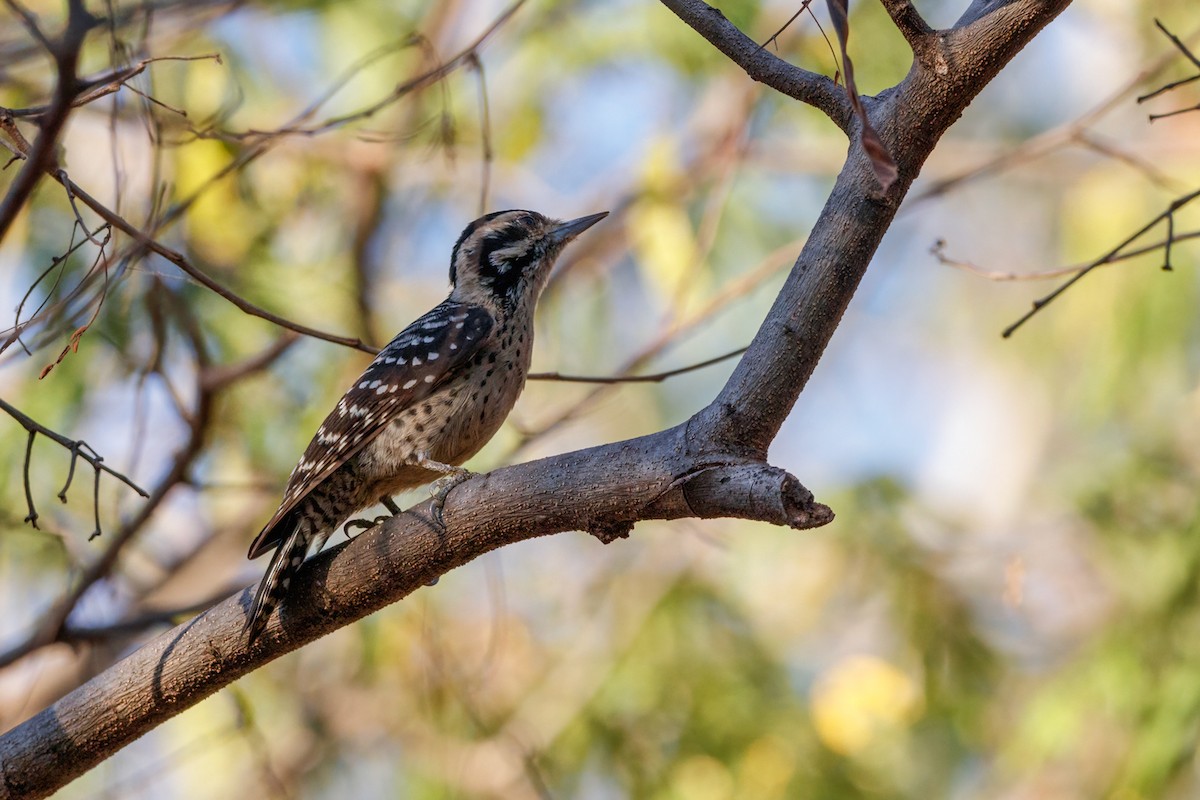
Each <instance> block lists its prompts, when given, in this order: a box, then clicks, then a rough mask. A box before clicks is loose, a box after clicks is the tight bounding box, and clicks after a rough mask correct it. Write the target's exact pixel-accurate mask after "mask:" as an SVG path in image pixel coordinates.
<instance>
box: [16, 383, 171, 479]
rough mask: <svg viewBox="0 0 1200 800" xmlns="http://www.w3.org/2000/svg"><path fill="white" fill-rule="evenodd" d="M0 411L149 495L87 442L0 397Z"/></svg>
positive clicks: (94, 467)
mask: <svg viewBox="0 0 1200 800" xmlns="http://www.w3.org/2000/svg"><path fill="white" fill-rule="evenodd" d="M0 411H4V413H6V414H8V415H9V416H10V417H12V418H13V419H15V420H16V421H17V422H19V423H21V427H23V428H25V430H27V431H29V433H30V434H41V435H42V436H45V437H46V438H47V439H50V440H52V441H54V442H56V443H57V444H58V445H60V446H61V447H64V448H66V449H67V450H69V451H70V452H71V457H72V459H74V458H82V459H83V460H84V461H86V462H88V463H89V464H91V465H92V469H94V470H97V471H103V472H107V473H108V474H109V475H111V476H113V477H114V478H116V479H117V480H119V481H120V482H121V483H123V484H125V485H126V486H128V487H129V488H130V489H133V490H134V491H135V492H137V493H138V494H139V495H141V496H142V497H149V495H148V494H147V493H146V490H145V489H143V488H142V487H140V486H138V485H137V484H136V483H134V482H133V481H132V480H131V479H130V478H129V477H128V476H126V475H123V474H122V473H120V472H118V471H117V470H115V469H113V468H112V467H110V466H108V465H107V464H105V463H104V459H102V458H101V457H100V456H98V455H95V452H96V451H95V450H92V448H91V447H89V446H88V444H87V443H86V442H84V441H83V440H81V439H80V440H75V439H68V438H67V437H66V436H63V435H62V434H61V433H58V432H57V431H54V430H51V429H50V428H47V427H46V426H45V425H42V424H41V423H40V422H38V421H37V420H35V419H33V418H32V417H30V416H29V415H28V414H25V413H24V412H22V411H21V410H20V409H18V408H16V407H14V406H13V405H12V404H10V403H8V402H6V401H5V400H2V399H0ZM85 447H86V448H87V449H88V450H90V451H91V453H92V454H91V455H89V454H88V453H85V452H83V448H85ZM63 491H64V492H65V491H66V488H65V487H64V488H63Z"/></svg>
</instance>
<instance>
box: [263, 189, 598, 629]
mask: <svg viewBox="0 0 1200 800" xmlns="http://www.w3.org/2000/svg"><path fill="white" fill-rule="evenodd" d="M607 215H608V212H607V211H605V212H601V213H599V214H591V215H589V216H585V217H579V218H578V219H572V220H569V221H566V222H563V221H560V220H556V219H550V218H548V217H545V216H543V215H542V214H539V213H537V212H534V211H524V210H510V211H497V212H494V213H491V214H487V215H485V216H482V217H480V218H479V219H477V220H475V221H474V222H472V223H470V224H469V225H467V227H466V228H465V229H464V230H463V232H462V235H460V236H459V237H458V241H457V242H455V244H454V248H453V250H452V251H451V255H450V285H451V291H450V294H449V296H448V297H447V298H446V299H445V300H444V301H442V303H440V304H439V305H437V306H436V307H434V308H433V309H432V310H431V311H429V312H427V313H426V314H425V315H423V316H421V317H420V318H418V319H417V320H416V321H415V322H413V323H412V324H411V325H409V326H408V327H407V328H405V329H404V330H402V331H400V333H398V334H396V336H395V338H393V339H392V340H391V342H389V343H388V345H387V346H386V347H384V348H383V349H382V350H380V351H379V354H378V355H377V356H376V357H375V360H374V361H372V362H371V363H370V365H369V366H367V368H366V369H365V370H364V371H363V373H362V375H360V376H359V377H358V379H357V380H355V381H354V383H353V385H351V387H350V389H349V390H348V391H347V392H346V393H345V394H344V395H343V396H342V398H341V399H340V400H339V401H338V403H337V405H336V406H335V407H334V409H333V410H332V411H330V412H329V415H328V416H327V417H325V420H324V422H322V423H321V426H320V427H319V428H318V429H317V432H316V434H315V435H314V436H313V439H312V441H311V442H310V443H309V445H308V447H307V448H306V449H305V451H304V454H303V455H302V456H301V457H300V460H299V462H298V463H297V464H296V466H295V468H294V469H293V470H292V473H291V476H290V477H289V478H288V483H287V487H286V488H285V489H284V493H283V500H282V502H281V503H280V505H279V509H278V510H277V511H276V512H275V514H274V515H273V516H272V517H271V519H270V520H269V521H268V522H267V524H266V525H264V526H263V529H262V531H261V532H260V533H259V534H258V536H257V537H256V538H255V539H254V542H253V543H252V544H251V545H250V552H249V553H248V555H247V557H248V558H251V559H255V558H258V557H259V556H262V555H264V554H265V553H267V552H269V551H271V550H274V554H273V555H272V556H271V560H270V562H269V563H268V566H267V569H266V572H265V574H264V575H263V578H262V580H261V582H260V583H259V584H258V589H257V590H256V592H255V594H254V599H253V601H252V602H251V604H250V608H249V611H248V614H247V617H246V623H245V627H244V629H243V635H245V636H246V637H247V640H248V644H249V645H252V644H253V643H254V642H255V640H257V639H258V638H259V636H261V635H262V633H263V631H264V630H266V627H267V622H268V620H269V619H270V617H271V614H272V612H273V611H274V610H275V608H276V607H277V606H279V604H280V603H281V602H283V600H284V598H285V597H286V596H287V592H288V588H289V586H290V584H291V581H292V578H293V576H294V575H295V573H296V571H297V570H298V569H299V567H300V565H301V563H303V561H304V559H305V558H306V557H307V555H308V553H309V552H312V551H316V550H320V548H321V547H322V545H324V543H325V541H326V540H327V539H328V538H329V536H330V534H331V533H332V532H333V531H334V530H336V529H337V526H338V525H339V524H341V523H342V522H343V521H345V520H347V519H348V518H350V517H351V516H353V515H354V514H356V513H357V512H359V511H361V510H363V509H365V508H368V507H370V506H373V505H375V504H376V503H382V504H383V505H384V506H385V507H386V508H387V509H388V511H390V512H391V513H393V514H397V513H399V508H398V507H397V506H396V504H395V502H394V501H393V500H392V495H394V494H396V493H398V492H401V491H404V490H408V489H413V488H416V487H418V486H421V485H423V484H426V483H430V482H434V484H435V488H436V489H437V494H436V496H435V499H434V512H435V513H434V516H435V517H436V519H437V522H438V524H439V525H440V524H441V504H442V503H444V501H445V498H446V494H447V493H448V492H449V491H450V490H451V489H453V488H454V486H456V485H458V483H461V482H462V481H463V480H466V479H467V478H468V477H469V476H470V473H469V472H468V471H467V470H465V469H464V468H462V467H461V466H460V465H461V464H462V463H463V462H464V461H466V460H467V459H469V458H470V457H471V456H473V455H475V453H477V452H479V450H480V449H481V448H482V447H483V446H484V445H485V444H487V442H488V441H489V440H490V439H491V438H492V436H493V435H495V433H496V431H497V430H499V428H500V426H501V424H502V423H503V422H504V420H505V418H506V417H507V416H508V413H509V412H510V411H511V410H512V407H513V405H514V404H515V403H516V401H517V398H518V396H519V395H520V394H521V390H522V389H523V388H524V385H525V378H526V376H527V374H528V372H529V363H530V358H531V353H532V348H533V313H534V308H535V306H536V304H537V300H538V297H539V296H540V295H541V292H542V290H543V289H544V288H545V286H546V281H547V279H548V278H549V276H550V271H551V268H552V267H553V266H554V262H555V260H556V259H557V258H558V255H559V253H561V252H562V250H563V248H564V247H565V246H566V245H567V244H568V243H569V242H571V240H573V239H574V238H575V237H576V236H578V235H579V234H581V233H583V231H585V230H587V229H588V228H590V227H591V226H592V225H594V224H596V223H597V222H599V221H600V220H601V219H603V218H604V217H606V216H607ZM435 479H436V480H435Z"/></svg>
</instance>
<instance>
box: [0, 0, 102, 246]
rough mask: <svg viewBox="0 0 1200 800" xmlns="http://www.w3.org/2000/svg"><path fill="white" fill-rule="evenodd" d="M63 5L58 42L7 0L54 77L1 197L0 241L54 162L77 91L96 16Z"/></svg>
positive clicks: (9, 120) (74, 2)
mask: <svg viewBox="0 0 1200 800" xmlns="http://www.w3.org/2000/svg"><path fill="white" fill-rule="evenodd" d="M67 5H68V8H69V11H68V15H67V26H66V29H65V30H64V31H63V35H62V39H61V40H60V41H58V42H50V41H49V40H47V38H46V36H45V34H43V33H42V31H41V30H40V29H39V28H38V25H37V21H36V20H35V19H34V18H33V15H32V14H30V13H29V12H28V11H26V10H25V9H24V8H23V7H22V6H21V5H20V4H18V3H16V2H14V0H9V6H10V7H11V8H12V9H13V10H14V11H15V12H16V13H17V14H19V15H20V16H21V18H22V19H23V20H24V22H25V25H26V26H27V27H28V28H29V30H30V32H31V33H32V34H33V35H34V37H35V38H37V39H38V41H40V42H42V44H43V45H44V46H45V47H46V48H47V49H48V50H49V51H50V55H51V56H53V57H54V64H55V67H56V69H57V72H58V81H57V83H56V84H55V86H54V100H53V101H52V102H51V103H50V108H49V109H48V110H47V111H46V113H45V114H44V115H43V116H42V118H41V131H40V132H39V133H38V136H37V139H36V140H34V143H33V147H32V148H31V149H30V152H29V154H28V157H27V158H26V159H25V163H24V164H22V165H21V171H20V172H18V173H17V177H16V178H14V179H13V182H12V184H11V185H10V186H9V187H8V193H7V194H5V195H4V200H3V201H2V202H0V241H3V240H4V236H5V234H7V233H8V229H9V228H10V227H11V226H12V224H13V222H14V221H15V220H16V218H17V214H18V213H20V211H21V209H22V208H24V207H25V201H26V200H28V199H29V195H30V194H31V193H32V192H33V189H34V187H35V186H37V183H38V181H39V180H41V177H42V174H43V173H45V172H46V171H47V170H48V169H50V168H51V166H52V165H53V164H54V162H55V157H54V150H55V147H56V146H57V144H58V137H59V134H61V133H62V130H63V128H64V127H65V126H66V124H67V117H68V116H69V115H70V113H71V104H72V102H73V101H74V100H75V95H76V93H77V91H78V86H77V83H78V82H77V78H76V74H75V71H76V67H77V66H78V64H79V49H80V48H81V47H82V46H83V39H84V37H85V36H87V32H88V31H89V30H91V29H92V27H93V26H94V25H95V24H96V20H95V18H94V17H92V15H91V14H89V13H88V12H87V10H86V9H85V8H84V7H83V3H82V2H79V0H72V2H70V3H68V4H67ZM6 122H7V123H9V124H11V123H12V117H11V115H6Z"/></svg>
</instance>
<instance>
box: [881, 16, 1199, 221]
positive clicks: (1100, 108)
mask: <svg viewBox="0 0 1200 800" xmlns="http://www.w3.org/2000/svg"><path fill="white" fill-rule="evenodd" d="M1197 38H1200V31H1193V32H1192V33H1191V34H1190V35H1189V36H1188V37H1186V40H1187V41H1193V40H1195V39H1197ZM1175 58H1176V54H1175V53H1174V52H1167V53H1164V54H1163V55H1161V56H1159V57H1158V58H1157V59H1155V60H1154V61H1153V62H1151V63H1150V64H1149V65H1147V66H1146V67H1144V68H1142V69H1141V70H1139V71H1138V73H1137V74H1136V75H1134V76H1133V77H1132V78H1130V79H1129V80H1128V81H1126V82H1125V83H1124V84H1123V85H1121V86H1119V87H1118V88H1117V89H1116V90H1115V91H1113V93H1112V94H1110V95H1109V96H1108V97H1106V98H1105V99H1104V100H1102V101H1100V103H1098V104H1097V105H1096V106H1095V107H1094V108H1092V109H1091V110H1089V111H1087V112H1086V113H1084V114H1083V115H1082V116H1080V117H1078V118H1077V119H1074V120H1072V121H1070V122H1067V123H1065V124H1063V125H1059V126H1057V127H1055V128H1052V129H1050V130H1048V131H1046V132H1044V133H1041V134H1039V135H1037V136H1034V137H1033V138H1031V139H1026V140H1025V141H1023V142H1022V143H1021V144H1019V145H1017V146H1016V147H1013V148H1012V149H1011V150H1008V151H1006V152H1003V153H1000V154H999V155H996V156H994V157H992V158H989V159H987V160H985V161H983V162H981V163H979V164H977V165H976V166H974V167H971V168H969V169H966V170H963V171H962V172H960V173H958V174H956V175H952V176H950V177H948V178H941V179H938V180H935V181H933V182H932V183H930V184H929V186H927V187H925V188H924V189H922V190H921V191H920V192H917V193H916V194H914V195H913V196H912V197H910V198H909V199H908V201H907V202H906V203H905V206H904V212H903V213H911V211H912V210H913V208H914V207H915V206H917V205H919V204H920V203H922V202H924V201H926V200H931V199H933V198H935V197H940V196H941V195H944V194H946V193H948V192H950V191H951V190H953V189H957V188H958V187H959V186H961V185H963V184H966V183H968V182H970V181H973V180H977V179H979V178H984V177H987V176H988V175H994V174H996V173H998V172H1002V171H1004V170H1006V169H1009V168H1011V167H1014V166H1017V165H1019V164H1026V163H1029V162H1031V161H1034V160H1036V159H1038V158H1043V157H1045V156H1047V155H1050V154H1051V153H1054V152H1056V151H1058V150H1060V149H1062V148H1064V147H1068V146H1070V145H1072V144H1079V143H1081V139H1080V137H1081V135H1085V134H1086V133H1087V132H1088V130H1089V129H1090V128H1092V127H1093V126H1094V125H1096V124H1097V123H1098V122H1099V121H1100V120H1101V119H1103V118H1104V117H1106V116H1108V114H1110V113H1111V112H1112V111H1114V110H1116V109H1118V108H1120V107H1122V106H1123V105H1124V104H1125V103H1126V102H1128V100H1129V98H1130V97H1132V96H1133V95H1134V93H1135V92H1136V91H1137V88H1138V87H1139V86H1141V85H1142V84H1144V83H1145V82H1146V81H1148V80H1152V79H1153V78H1154V77H1156V76H1157V75H1159V74H1160V73H1162V71H1163V70H1165V69H1166V68H1167V67H1168V66H1170V65H1171V64H1172V63H1173V62H1174V61H1175Z"/></svg>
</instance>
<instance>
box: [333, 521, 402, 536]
mask: <svg viewBox="0 0 1200 800" xmlns="http://www.w3.org/2000/svg"><path fill="white" fill-rule="evenodd" d="M389 519H391V517H376V518H375V519H373V520H370V519H352V520H347V522H346V524H345V525H343V526H342V533H344V534H346V538H347V539H353V538H354V537H355V536H356V535H357V534H352V533H350V529H351V528H358V529H359V532H362V531H369V530H371V528H374V527H375V526H376V525H382V524H383V523H384V522H387V521H388V520H389Z"/></svg>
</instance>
